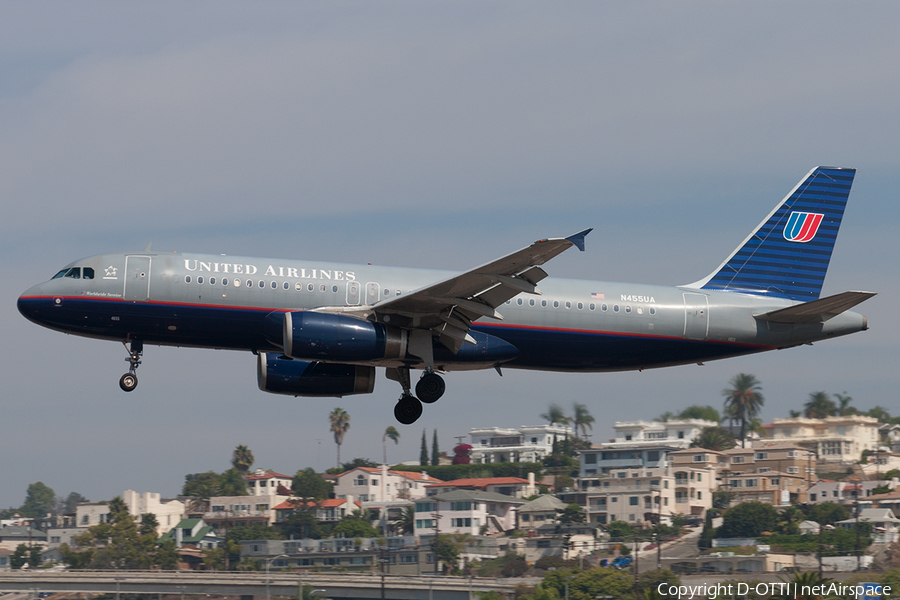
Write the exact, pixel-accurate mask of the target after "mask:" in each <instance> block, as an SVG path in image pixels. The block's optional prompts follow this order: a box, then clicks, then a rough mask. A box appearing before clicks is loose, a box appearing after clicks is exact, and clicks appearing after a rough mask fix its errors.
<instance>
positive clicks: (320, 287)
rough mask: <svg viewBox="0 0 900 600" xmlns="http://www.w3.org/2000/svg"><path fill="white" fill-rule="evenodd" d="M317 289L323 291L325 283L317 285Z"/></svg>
mask: <svg viewBox="0 0 900 600" xmlns="http://www.w3.org/2000/svg"><path fill="white" fill-rule="evenodd" d="M319 291H320V292H324V291H325V284H324V283H323V284H322V285H320V286H319Z"/></svg>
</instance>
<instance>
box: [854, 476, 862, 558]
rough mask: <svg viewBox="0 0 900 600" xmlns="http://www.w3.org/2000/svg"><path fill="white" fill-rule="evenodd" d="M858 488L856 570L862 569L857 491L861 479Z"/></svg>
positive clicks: (856, 504)
mask: <svg viewBox="0 0 900 600" xmlns="http://www.w3.org/2000/svg"><path fill="white" fill-rule="evenodd" d="M859 488H860V489H859V490H857V491H856V502H854V504H855V506H856V572H857V573H859V572H860V571H861V570H862V555H861V554H860V553H859V492H860V490H862V481H860V482H859Z"/></svg>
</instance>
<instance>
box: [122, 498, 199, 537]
mask: <svg viewBox="0 0 900 600" xmlns="http://www.w3.org/2000/svg"><path fill="white" fill-rule="evenodd" d="M122 500H124V501H125V506H127V507H128V512H129V513H130V514H131V515H132V516H134V517H140V515H145V514H148V513H149V514H152V515H154V516H155V517H156V522H157V523H158V524H159V525H158V526H157V528H156V533H157V535H162V534H164V533H165V532H167V531H169V530H170V529H171V528H173V527H175V525H177V524H178V522H179V521H181V519H182V518H183V517H184V502H181V501H180V500H166V499H162V498H160V495H159V493H157V492H135V491H134V490H125V491H124V492H123V493H122Z"/></svg>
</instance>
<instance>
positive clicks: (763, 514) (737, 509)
mask: <svg viewBox="0 0 900 600" xmlns="http://www.w3.org/2000/svg"><path fill="white" fill-rule="evenodd" d="M776 517H777V513H776V511H775V507H774V506H772V505H771V504H765V503H763V502H756V501H752V502H741V503H740V504H738V505H736V506H732V507H731V508H729V509H728V510H726V511H725V514H724V515H723V518H722V526H721V527H720V528H719V531H718V537H723V538H752V537H757V536H759V535H760V534H761V533H762V532H763V531H770V532H771V531H773V530H774V529H775V523H776Z"/></svg>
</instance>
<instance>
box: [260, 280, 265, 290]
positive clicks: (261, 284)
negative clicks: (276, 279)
mask: <svg viewBox="0 0 900 600" xmlns="http://www.w3.org/2000/svg"><path fill="white" fill-rule="evenodd" d="M259 287H260V288H264V287H266V282H265V281H263V280H262V279H260V280H259Z"/></svg>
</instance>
